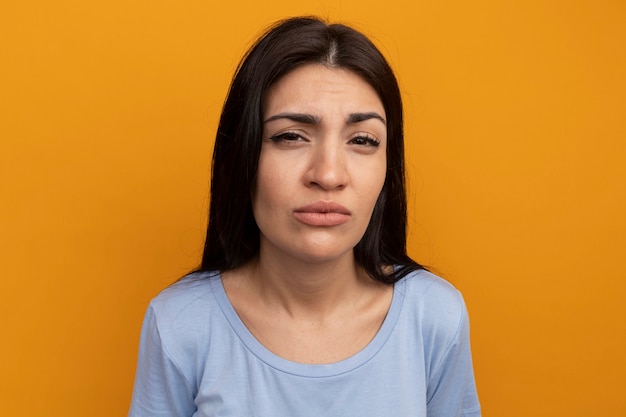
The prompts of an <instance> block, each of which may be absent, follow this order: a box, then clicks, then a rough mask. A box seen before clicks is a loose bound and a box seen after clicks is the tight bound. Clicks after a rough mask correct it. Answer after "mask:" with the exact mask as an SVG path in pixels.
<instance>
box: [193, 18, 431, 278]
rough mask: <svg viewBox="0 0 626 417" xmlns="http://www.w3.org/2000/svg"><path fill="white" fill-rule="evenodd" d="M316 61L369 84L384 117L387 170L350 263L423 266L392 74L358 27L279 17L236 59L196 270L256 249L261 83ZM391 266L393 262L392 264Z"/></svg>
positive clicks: (375, 268)
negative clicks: (409, 249) (410, 246)
mask: <svg viewBox="0 0 626 417" xmlns="http://www.w3.org/2000/svg"><path fill="white" fill-rule="evenodd" d="M313 63H317V64H322V65H326V66H328V67H331V68H342V69H346V70H349V71H352V72H354V73H355V74H357V75H359V76H360V77H362V78H363V79H364V80H365V81H366V82H367V83H369V84H370V85H371V86H372V87H373V88H374V90H375V91H376V92H377V94H378V96H379V98H380V100H381V101H382V104H383V107H384V108H385V113H386V116H387V138H388V142H387V172H386V178H385V183H384V185H383V188H382V191H381V193H380V195H379V197H378V200H377V201H376V204H375V206H374V210H373V213H372V218H371V220H370V223H369V225H368V227H367V229H366V231H365V234H364V235H363V237H362V239H361V240H360V242H359V243H358V244H357V245H356V247H355V248H354V256H355V260H356V262H357V263H358V264H359V265H361V266H362V267H363V268H364V269H365V270H366V271H367V273H368V274H369V275H370V276H371V277H372V278H373V279H376V280H378V281H381V282H384V283H388V284H392V283H394V282H396V281H397V280H399V279H400V278H402V277H403V276H405V275H406V274H408V273H409V272H410V271H413V270H416V269H421V268H422V266H420V265H419V264H417V263H416V262H415V261H413V260H412V259H411V258H410V257H409V256H408V255H407V253H406V227H407V214H406V210H407V206H406V191H405V172H404V133H403V121H402V99H401V96H400V90H399V88H398V83H397V80H396V77H395V76H394V73H393V71H392V69H391V67H390V66H389V64H388V63H387V61H386V60H385V58H384V57H383V55H382V54H381V53H380V51H379V50H378V49H377V48H376V47H375V46H374V44H373V43H372V42H371V41H370V40H369V39H368V38H367V37H365V36H364V35H363V34H361V33H359V32H358V31H356V30H354V29H352V28H350V27H347V26H344V25H341V24H327V23H325V22H324V21H322V20H320V19H318V18H314V17H298V18H291V19H287V20H283V21H280V22H278V23H277V24H275V25H274V26H273V27H271V28H270V29H269V30H267V31H266V32H265V34H263V35H262V36H261V37H260V38H259V39H258V40H257V41H256V43H255V44H254V45H253V46H252V47H251V48H250V50H249V51H248V52H247V53H246V55H245V56H244V58H243V59H242V61H241V63H240V64H239V66H238V68H237V70H236V72H235V75H234V77H233V80H232V83H231V85H230V90H229V92H228V96H227V97H226V101H225V103H224V107H223V109H222V115H221V118H220V122H219V126H218V130H217V135H216V140H215V147H214V151H213V165H212V167H213V168H212V176H211V197H210V198H211V202H210V207H209V221H208V227H207V235H206V240H205V244H204V254H203V257H202V264H201V265H200V268H199V269H198V270H200V271H227V270H231V269H234V268H237V267H239V266H242V265H243V264H245V263H246V262H248V261H249V260H250V259H252V258H253V257H255V256H256V255H257V254H258V252H259V241H260V239H259V234H260V232H259V228H258V227H257V225H256V222H255V220H254V217H253V213H252V203H251V191H252V188H253V186H254V182H255V177H256V173H257V167H258V161H259V154H260V152H261V137H262V132H263V119H262V117H263V100H264V98H265V95H266V93H267V90H268V89H269V88H270V87H271V86H272V85H273V84H274V83H276V82H277V81H278V80H279V79H280V78H281V77H283V76H284V75H285V74H287V73H288V72H289V71H292V70H293V69H295V68H297V67H298V66H301V65H304V64H313ZM389 266H393V267H394V268H393V270H391V271H390V268H389Z"/></svg>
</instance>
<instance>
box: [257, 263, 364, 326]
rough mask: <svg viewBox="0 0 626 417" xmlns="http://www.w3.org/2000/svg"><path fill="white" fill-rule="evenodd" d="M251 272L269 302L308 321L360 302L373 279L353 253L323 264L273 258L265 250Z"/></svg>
mask: <svg viewBox="0 0 626 417" xmlns="http://www.w3.org/2000/svg"><path fill="white" fill-rule="evenodd" d="M250 273H251V274H250V275H251V276H252V277H253V281H254V284H253V285H255V286H256V287H257V290H258V293H259V295H260V296H261V297H262V298H263V299H264V300H265V302H267V303H268V304H271V305H274V306H277V307H279V308H281V309H283V311H284V312H286V313H287V314H288V315H289V316H291V317H293V318H301V319H303V320H308V321H324V320H325V318H327V317H329V316H331V315H332V314H333V313H336V312H338V311H339V310H340V309H341V308H345V307H348V306H352V305H354V304H356V302H357V300H358V298H359V296H360V295H361V294H362V289H363V286H364V285H369V284H370V281H371V279H370V278H369V277H368V276H367V274H366V273H365V272H364V271H363V270H362V269H361V268H360V267H358V265H356V263H355V261H354V256H353V254H352V252H350V253H348V254H346V255H345V256H343V257H340V258H339V259H336V260H333V261H330V262H323V263H307V262H301V261H296V260H289V259H288V260H286V259H284V258H281V259H273V258H272V257H271V256H263V253H262V252H261V253H260V256H259V258H258V259H257V260H256V261H255V262H254V263H253V264H252V265H251V269H250Z"/></svg>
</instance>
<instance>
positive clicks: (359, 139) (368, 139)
mask: <svg viewBox="0 0 626 417" xmlns="http://www.w3.org/2000/svg"><path fill="white" fill-rule="evenodd" d="M349 143H351V144H353V145H359V146H373V147H377V146H378V145H380V141H379V140H378V139H376V138H375V137H373V136H370V135H367V134H359V135H358V136H355V137H353V138H352V139H350V142H349Z"/></svg>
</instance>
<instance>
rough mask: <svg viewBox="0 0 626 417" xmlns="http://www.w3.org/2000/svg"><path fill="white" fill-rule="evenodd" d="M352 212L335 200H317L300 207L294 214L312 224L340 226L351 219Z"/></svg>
mask: <svg viewBox="0 0 626 417" xmlns="http://www.w3.org/2000/svg"><path fill="white" fill-rule="evenodd" d="M351 215H352V213H351V212H350V210H348V209H347V208H346V207H344V206H342V205H341V204H339V203H335V202H334V201H321V200H320V201H315V202H313V203H310V204H306V205H304V206H302V207H298V208H297V209H295V210H294V212H293V216H294V217H295V218H296V219H297V220H299V221H300V222H302V223H304V224H307V225H310V226H338V225H340V224H343V223H345V222H347V221H348V220H350V216H351Z"/></svg>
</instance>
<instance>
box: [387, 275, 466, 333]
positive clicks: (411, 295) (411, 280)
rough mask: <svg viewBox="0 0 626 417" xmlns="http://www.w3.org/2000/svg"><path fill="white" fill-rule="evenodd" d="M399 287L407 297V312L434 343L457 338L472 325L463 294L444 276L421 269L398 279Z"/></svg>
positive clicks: (404, 311)
mask: <svg viewBox="0 0 626 417" xmlns="http://www.w3.org/2000/svg"><path fill="white" fill-rule="evenodd" d="M396 289H397V291H399V292H400V293H401V295H402V296H403V297H404V302H403V315H404V316H405V317H407V318H408V319H409V320H411V321H412V322H413V323H417V324H418V326H419V328H420V329H421V331H422V333H423V335H424V336H426V337H431V338H433V341H434V342H441V343H445V342H446V341H450V340H452V339H455V338H457V337H458V336H459V333H460V332H462V331H463V328H464V327H466V326H467V325H468V323H467V321H468V320H467V310H466V307H465V302H464V300H463V296H462V295H461V293H460V292H459V291H458V290H457V289H456V288H455V287H454V286H453V285H452V284H450V283H449V282H447V281H446V280H444V279H443V278H440V277H438V276H437V275H435V274H433V273H431V272H429V271H426V270H418V271H414V272H412V273H410V274H408V275H407V276H406V277H404V278H402V279H401V280H400V281H398V283H396Z"/></svg>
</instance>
